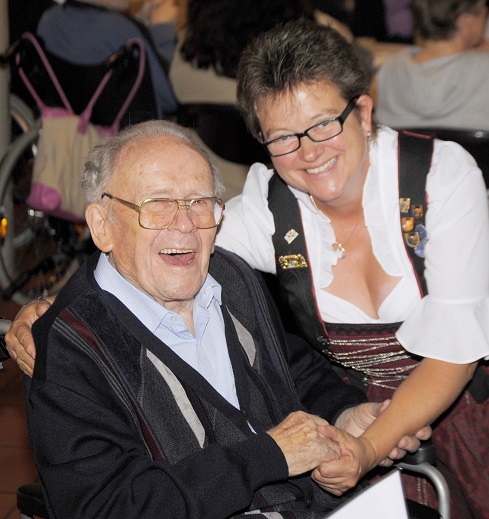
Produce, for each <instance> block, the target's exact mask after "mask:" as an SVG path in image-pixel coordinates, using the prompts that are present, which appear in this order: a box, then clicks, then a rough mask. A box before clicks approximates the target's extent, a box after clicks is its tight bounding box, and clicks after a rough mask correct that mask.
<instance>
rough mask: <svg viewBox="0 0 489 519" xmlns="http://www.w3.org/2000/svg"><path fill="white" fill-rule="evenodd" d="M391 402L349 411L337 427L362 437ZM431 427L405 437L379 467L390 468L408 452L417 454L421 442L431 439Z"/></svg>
mask: <svg viewBox="0 0 489 519" xmlns="http://www.w3.org/2000/svg"><path fill="white" fill-rule="evenodd" d="M389 404H390V400H385V401H384V402H381V403H377V402H367V403H365V404H360V405H358V406H356V407H352V408H350V409H347V410H346V411H344V412H343V413H341V415H340V416H339V417H338V419H337V420H336V423H335V426H336V427H339V428H341V429H344V430H345V431H348V432H349V433H350V434H352V435H353V436H356V437H358V436H360V435H362V434H363V432H364V431H365V430H366V429H367V428H368V427H369V426H370V425H371V424H372V423H373V422H374V420H375V419H376V418H377V417H378V416H380V414H381V413H382V411H384V410H385V409H387V406H388V405H389ZM431 433H432V430H431V427H429V426H426V427H423V428H421V429H420V430H419V431H418V432H417V433H416V434H415V435H413V436H403V437H402V438H401V439H400V440H399V442H398V444H397V445H396V447H394V449H392V451H391V452H390V453H389V456H388V457H387V458H385V459H384V460H382V461H381V462H380V464H379V465H381V466H383V467H388V466H390V465H392V464H393V463H394V460H398V459H401V458H403V457H404V456H405V455H406V452H415V451H417V450H418V449H419V445H420V441H421V440H427V439H428V438H431Z"/></svg>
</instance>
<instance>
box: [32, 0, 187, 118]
mask: <svg viewBox="0 0 489 519" xmlns="http://www.w3.org/2000/svg"><path fill="white" fill-rule="evenodd" d="M130 7H131V0H83V1H77V0H66V1H65V2H63V3H62V4H60V5H57V4H56V5H53V6H52V7H51V8H49V9H47V10H46V11H44V13H43V15H42V17H41V19H40V20H39V24H38V27H37V33H38V34H39V36H41V38H42V39H43V41H44V43H45V46H46V49H47V50H48V51H49V52H51V53H52V54H55V55H56V56H58V57H60V58H62V59H64V60H66V61H71V62H73V63H78V64H80V65H92V64H95V63H100V62H102V61H103V60H105V59H106V58H107V57H108V56H110V55H111V54H112V53H113V52H115V51H117V50H118V49H119V48H120V47H121V46H122V45H124V44H125V43H126V42H127V40H129V39H130V38H136V37H137V38H141V39H142V40H143V42H144V44H145V48H146V53H147V60H148V64H149V69H150V73H151V81H152V85H153V91H154V95H155V101H156V109H157V114H156V115H157V116H158V117H163V118H164V117H168V116H171V115H173V114H175V113H176V111H177V103H176V100H175V98H174V95H173V91H172V87H171V84H170V81H169V79H168V76H167V74H168V69H169V65H170V61H171V59H172V57H173V53H174V50H175V44H176V32H175V24H176V22H177V20H178V16H179V7H178V5H177V4H176V3H175V1H174V0H151V1H150V2H145V5H144V6H142V7H143V8H144V16H143V19H144V23H143V22H142V21H139V20H138V19H136V17H135V16H132V15H131V14H129V9H130ZM135 14H137V13H135Z"/></svg>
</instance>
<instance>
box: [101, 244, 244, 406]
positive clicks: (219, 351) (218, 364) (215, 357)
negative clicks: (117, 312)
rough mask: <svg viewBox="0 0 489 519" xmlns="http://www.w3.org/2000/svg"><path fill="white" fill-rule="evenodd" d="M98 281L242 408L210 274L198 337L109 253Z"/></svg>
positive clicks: (198, 314) (201, 299)
mask: <svg viewBox="0 0 489 519" xmlns="http://www.w3.org/2000/svg"><path fill="white" fill-rule="evenodd" d="M95 280H96V281H97V283H98V284H99V286H100V288H102V289H103V290H106V291H107V292H109V293H111V294H112V295H114V296H115V297H117V299H119V300H120V301H121V302H122V303H123V304H124V305H125V306H126V307H127V308H128V309H129V310H130V311H131V312H132V313H133V314H134V315H135V316H136V317H137V318H138V319H139V320H140V321H141V322H142V323H143V324H144V325H145V326H146V328H148V329H149V331H150V332H151V333H153V334H154V335H156V337H158V338H159V339H160V340H161V341H163V342H164V343H165V344H166V345H167V346H168V347H169V348H170V349H171V350H172V351H174V352H175V353H176V354H177V355H178V356H179V357H180V358H181V359H182V360H184V361H185V362H186V363H187V364H189V365H190V366H192V368H194V369H195V370H196V371H198V372H199V373H200V374H201V375H202V376H203V377H204V378H205V379H206V380H207V382H209V384H211V386H213V387H214V389H215V390H216V391H218V392H219V393H220V394H221V395H222V396H223V397H224V398H225V399H226V400H227V401H228V402H230V403H231V404H232V405H234V406H235V407H236V408H238V409H239V403H238V397H237V395H236V384H235V380H234V373H233V369H232V366H231V360H230V358H229V353H228V349H227V342H226V336H225V332H224V320H223V316H222V313H221V285H219V283H218V282H217V281H216V280H215V279H214V278H213V277H212V276H211V275H210V274H207V278H206V280H205V283H204V285H203V286H202V288H201V289H200V290H199V293H198V294H197V296H196V297H195V301H194V308H193V318H194V329H195V337H194V336H193V335H192V334H191V333H190V331H189V329H188V328H187V326H186V325H185V322H184V320H183V319H182V317H181V316H180V315H179V314H177V313H175V312H172V311H170V310H167V309H166V308H165V307H164V306H162V305H160V304H159V303H157V302H156V301H155V300H154V299H152V298H151V297H149V296H148V295H147V294H145V293H143V292H141V290H139V289H137V288H136V287H135V286H134V285H132V284H131V283H129V281H127V280H126V279H125V278H123V277H122V276H121V275H120V274H119V272H117V270H116V269H115V268H114V267H113V266H112V265H111V264H110V263H109V260H108V256H107V255H106V254H103V253H102V254H101V255H100V259H99V261H98V264H97V267H96V269H95Z"/></svg>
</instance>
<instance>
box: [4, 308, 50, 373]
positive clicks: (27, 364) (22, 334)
mask: <svg viewBox="0 0 489 519" xmlns="http://www.w3.org/2000/svg"><path fill="white" fill-rule="evenodd" d="M50 306H51V303H50V302H49V301H46V300H42V301H31V302H30V303H28V304H26V305H25V306H23V307H22V308H21V309H20V310H19V311H18V313H17V315H16V316H15V319H14V321H13V322H12V326H11V327H10V329H9V331H8V332H7V334H6V335H5V344H6V345H7V350H8V352H9V354H10V356H11V357H12V358H13V359H14V360H15V361H16V362H17V364H18V365H19V368H20V369H21V370H22V371H23V372H24V373H25V374H26V375H29V377H32V373H33V371H34V360H35V358H36V346H35V345H34V339H33V337H32V333H31V328H32V325H33V324H34V322H35V321H36V320H37V319H39V317H41V315H43V314H44V312H46V310H47V309H48V308H49V307H50Z"/></svg>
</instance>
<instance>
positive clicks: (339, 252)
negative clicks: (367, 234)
mask: <svg viewBox="0 0 489 519" xmlns="http://www.w3.org/2000/svg"><path fill="white" fill-rule="evenodd" d="M309 200H310V201H311V203H312V205H313V206H314V208H315V209H316V211H319V209H318V206H317V205H316V201H315V200H314V198H313V197H312V195H309ZM363 216H364V215H363V211H362V215H361V216H360V218H359V220H358V222H357V223H356V224H355V225H354V226H353V229H352V230H351V233H350V236H348V238H347V239H346V241H345V242H343V243H340V242H337V241H335V242H334V243H333V245H336V250H335V253H336V256H337V257H338V259H343V258H344V257H345V256H346V249H345V245H346V244H347V243H348V242H349V241H350V240H351V238H352V236H353V235H354V234H355V231H356V230H357V227H358V226H359V225H360V222H361V221H362V220H363ZM331 225H332V224H331Z"/></svg>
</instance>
